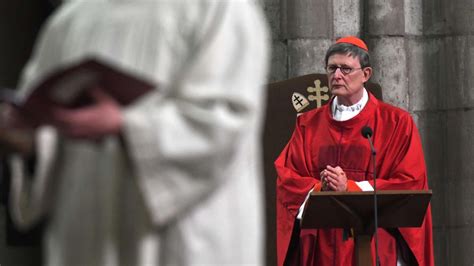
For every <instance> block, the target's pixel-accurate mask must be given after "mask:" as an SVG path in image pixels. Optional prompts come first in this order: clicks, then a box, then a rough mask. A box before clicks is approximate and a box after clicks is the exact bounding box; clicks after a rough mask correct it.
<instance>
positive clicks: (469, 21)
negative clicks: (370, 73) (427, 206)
mask: <svg viewBox="0 0 474 266" xmlns="http://www.w3.org/2000/svg"><path fill="white" fill-rule="evenodd" d="M473 14H474V3H473V2H472V0H453V1H449V0H432V1H423V31H424V35H425V42H426V45H425V46H426V49H425V52H424V60H425V63H426V64H425V69H426V74H425V79H426V80H425V82H426V84H427V85H426V87H425V90H424V93H423V95H424V97H423V99H424V101H425V106H426V108H427V109H428V108H429V109H430V110H431V114H432V116H434V114H438V116H439V117H440V120H439V122H440V123H442V124H440V125H439V126H438V127H439V128H440V130H441V131H442V132H443V133H442V135H440V136H439V138H438V139H436V140H435V141H436V142H432V143H430V144H429V145H443V146H444V149H442V150H441V152H442V154H441V155H438V157H439V159H441V160H439V159H438V160H437V162H439V163H440V164H439V165H434V164H432V165H430V169H433V171H432V172H431V173H435V171H439V172H438V173H437V174H436V175H435V177H436V178H437V179H434V180H433V179H432V180H433V181H434V182H433V189H436V190H434V192H435V193H437V195H439V196H437V198H436V201H433V212H435V211H437V213H436V216H435V217H436V219H435V220H434V233H435V251H436V263H437V264H438V265H472V264H474V258H473V257H472V250H474V244H473V243H474V205H473V203H474V194H473V193H472V191H474V179H473V177H474V167H473V165H474V157H473V156H472V152H473V151H474V141H473V136H474V19H473ZM426 134H427V135H428V134H430V135H433V134H434V133H433V132H429V133H428V132H426ZM435 204H436V205H435Z"/></svg>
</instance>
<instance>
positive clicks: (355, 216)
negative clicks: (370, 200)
mask: <svg viewBox="0 0 474 266" xmlns="http://www.w3.org/2000/svg"><path fill="white" fill-rule="evenodd" d="M358 195H361V196H364V198H366V199H367V197H368V196H370V197H372V196H373V195H374V192H373V191H359V192H336V191H313V192H312V193H311V196H310V199H309V200H310V201H311V198H313V197H316V198H318V197H319V196H322V197H327V196H329V198H328V199H329V200H330V201H332V202H333V204H336V205H337V206H339V207H340V208H341V209H343V210H344V211H345V213H346V214H349V218H347V217H346V219H350V220H349V221H351V222H350V224H352V225H353V226H352V228H353V229H354V230H356V231H359V233H362V234H365V233H366V232H370V231H372V230H371V229H370V228H373V226H374V225H373V221H371V220H367V217H366V216H364V217H362V216H360V215H359V213H358V211H354V210H352V207H351V206H350V204H348V202H347V198H346V196H347V197H349V198H350V197H352V196H356V197H357V196H358ZM377 195H380V196H381V197H383V196H389V195H399V196H402V198H401V201H400V202H397V203H396V204H395V205H393V206H390V208H388V209H386V208H387V206H385V207H384V208H382V209H380V211H381V212H380V213H379V215H378V216H379V217H384V216H385V214H390V213H396V212H397V211H398V210H399V209H400V208H402V207H404V206H406V203H407V201H409V200H410V198H411V197H410V195H413V196H416V195H427V196H429V198H431V195H432V190H379V191H377ZM404 195H406V196H408V197H403V196H404ZM338 196H341V197H342V198H341V199H339V198H338ZM344 198H346V200H343V199H344ZM429 201H430V199H428V204H429ZM310 205H311V204H309V203H308V204H306V206H305V209H304V212H303V220H304V219H305V216H306V215H305V213H306V212H307V211H308V209H309V207H310ZM426 207H428V205H427V206H426ZM425 211H426V210H425ZM303 220H302V222H303ZM364 220H367V221H365V222H364ZM387 221H392V220H387ZM389 224H390V222H389ZM379 225H380V223H379ZM380 227H381V228H383V227H382V226H380ZM397 227H407V226H397ZM408 227H417V226H408ZM336 228H340V227H336ZM387 228H392V227H391V226H389V227H387Z"/></svg>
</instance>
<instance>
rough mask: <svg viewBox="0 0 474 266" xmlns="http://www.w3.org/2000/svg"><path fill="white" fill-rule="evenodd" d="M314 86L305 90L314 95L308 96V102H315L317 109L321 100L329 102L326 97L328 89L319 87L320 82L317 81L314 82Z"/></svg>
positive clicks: (327, 96)
mask: <svg viewBox="0 0 474 266" xmlns="http://www.w3.org/2000/svg"><path fill="white" fill-rule="evenodd" d="M314 85H315V86H314V87H308V88H307V89H306V90H307V91H308V92H309V93H312V92H314V93H315V94H314V95H312V94H310V95H309V96H308V100H310V101H316V107H317V108H319V107H321V105H322V101H323V100H325V101H327V100H329V95H328V91H329V88H328V87H326V86H324V87H321V80H319V79H317V80H315V81H314ZM321 92H323V94H321Z"/></svg>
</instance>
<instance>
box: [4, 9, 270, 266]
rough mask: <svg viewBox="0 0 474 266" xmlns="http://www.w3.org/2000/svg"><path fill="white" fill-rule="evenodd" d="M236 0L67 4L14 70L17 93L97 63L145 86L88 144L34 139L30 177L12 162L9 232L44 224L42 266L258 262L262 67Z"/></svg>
mask: <svg viewBox="0 0 474 266" xmlns="http://www.w3.org/2000/svg"><path fill="white" fill-rule="evenodd" d="M268 38H269V36H268V33H267V26H266V24H265V23H264V21H263V15H262V13H261V11H260V10H258V8H257V7H256V6H255V4H252V3H249V1H244V0H238V1H197V0H190V1H178V0H170V1H155V0H153V1H151V0H128V1H124V0H108V1H106V0H81V1H79V0H77V1H67V2H66V3H65V4H63V5H62V6H61V7H60V8H59V10H58V11H57V12H56V13H55V14H54V15H53V16H52V17H51V18H50V19H49V20H48V21H47V23H46V25H45V27H44V28H43V30H42V32H41V35H40V38H39V41H38V43H37V45H36V47H35V51H34V54H33V57H32V58H31V59H30V61H29V63H28V65H27V67H26V68H25V70H24V73H23V78H22V82H21V90H20V93H21V94H22V95H27V94H28V93H29V91H28V89H29V88H31V87H32V86H34V85H35V84H36V83H37V82H38V81H39V80H41V78H43V77H44V76H45V75H47V74H48V73H50V72H51V71H54V70H55V69H57V68H58V67H61V66H64V65H68V64H70V63H74V62H77V61H78V60H81V59H82V58H85V57H88V56H91V55H92V56H96V57H98V58H100V59H102V60H105V61H108V62H111V63H113V64H115V65H116V66H118V67H121V68H123V69H126V70H127V71H131V72H133V73H136V74H138V75H142V76H143V77H145V78H147V79H149V80H152V81H153V82H155V83H156V84H157V88H156V90H155V91H153V92H152V93H150V94H148V95H146V96H145V97H143V98H140V99H139V100H138V101H136V102H134V103H133V104H132V105H130V106H127V107H125V108H124V109H123V115H124V126H123V130H122V137H121V138H119V137H115V136H111V137H107V138H106V139H104V140H103V141H101V142H100V143H95V142H91V141H84V140H73V139H66V138H63V137H61V136H59V135H58V134H57V132H56V131H55V130H54V129H52V128H49V127H44V128H42V129H40V130H39V131H38V139H39V140H38V142H37V143H38V147H37V153H38V155H37V164H36V170H35V173H34V175H35V177H34V178H33V179H32V180H33V182H32V183H30V179H29V178H28V177H27V176H26V174H25V173H24V171H23V169H24V168H23V165H22V160H21V158H14V159H13V160H12V166H13V176H12V177H13V179H12V193H11V195H10V196H11V201H10V202H11V204H12V205H11V209H12V213H13V216H14V217H13V218H14V220H15V222H16V223H17V225H18V226H19V227H25V228H26V227H28V226H30V225H31V224H34V223H35V222H36V221H38V220H39V219H41V217H44V216H45V215H47V216H48V217H49V223H48V224H49V226H48V227H47V229H46V233H45V248H46V250H45V252H46V254H45V258H46V264H47V265H61V266H62V265H261V264H262V263H263V235H264V228H263V225H264V220H263V190H262V181H263V178H262V169H261V159H262V158H261V142H260V137H261V122H262V118H263V111H264V110H265V107H264V99H265V90H264V87H263V84H264V83H265V82H266V81H265V77H266V73H267V60H268Z"/></svg>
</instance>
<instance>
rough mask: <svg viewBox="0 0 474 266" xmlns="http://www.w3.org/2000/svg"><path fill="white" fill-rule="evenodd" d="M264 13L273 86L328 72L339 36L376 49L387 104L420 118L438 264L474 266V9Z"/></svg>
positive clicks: (304, 7)
mask: <svg viewBox="0 0 474 266" xmlns="http://www.w3.org/2000/svg"><path fill="white" fill-rule="evenodd" d="M264 5H265V10H266V11H267V12H266V13H267V16H268V18H269V21H270V24H271V27H272V30H273V59H272V63H271V64H272V67H273V68H272V73H271V75H270V81H277V80H284V79H287V78H291V77H295V76H299V75H303V74H308V73H314V72H323V70H324V69H323V64H324V63H323V62H322V61H323V57H324V53H325V50H326V49H327V47H328V46H329V45H330V44H331V43H333V42H334V40H335V39H337V38H338V37H340V36H343V35H357V36H360V37H362V38H363V39H364V40H365V41H366V42H367V43H368V46H369V49H370V51H371V55H372V65H373V67H374V69H375V71H374V76H373V78H372V81H373V82H377V83H379V84H381V86H382V88H383V96H384V100H385V101H387V102H389V103H391V104H394V105H396V106H399V107H401V108H404V109H406V110H408V111H409V112H410V113H411V114H412V116H413V117H414V119H415V121H416V123H417V125H418V127H419V130H420V134H421V137H422V141H423V148H424V151H425V157H426V164H427V167H428V175H429V184H430V187H431V189H432V190H433V198H432V212H433V223H434V227H433V231H434V246H435V260H436V264H437V265H472V264H474V258H473V257H472V256H470V253H471V252H472V250H474V244H473V243H474V207H473V206H474V193H472V191H474V167H473V165H474V156H472V155H471V154H472V152H473V151H474V1H472V0H404V1H400V0H386V1H379V0H337V1H336V0H299V1H291V0H266V1H264ZM270 93H271V92H270ZM270 226H271V224H270ZM269 230H270V232H271V230H273V228H271V229H269ZM273 232H274V231H273ZM269 247H270V249H271V248H273V247H272V244H271V243H270V246H269ZM268 254H269V256H271V252H268ZM270 261H271V257H270ZM269 265H273V264H271V263H270V264H269Z"/></svg>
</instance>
